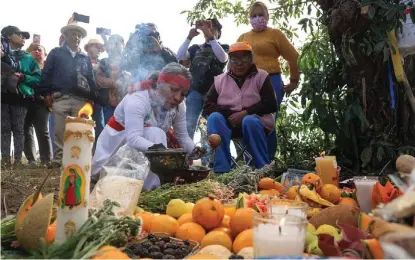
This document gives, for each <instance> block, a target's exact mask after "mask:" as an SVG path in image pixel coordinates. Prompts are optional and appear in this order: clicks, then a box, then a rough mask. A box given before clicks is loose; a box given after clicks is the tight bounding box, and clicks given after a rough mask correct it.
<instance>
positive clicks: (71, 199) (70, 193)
mask: <svg viewBox="0 0 415 260" xmlns="http://www.w3.org/2000/svg"><path fill="white" fill-rule="evenodd" d="M65 196H66V200H65V205H66V206H75V205H76V196H75V186H73V185H72V184H69V187H68V189H67V190H66V194H65Z"/></svg>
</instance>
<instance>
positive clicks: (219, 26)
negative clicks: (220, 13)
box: [207, 18, 222, 39]
mask: <svg viewBox="0 0 415 260" xmlns="http://www.w3.org/2000/svg"><path fill="white" fill-rule="evenodd" d="M207 20H208V21H211V22H212V27H215V28H216V29H217V30H218V39H219V38H220V36H221V35H222V24H220V22H219V20H218V19H216V18H210V19H207Z"/></svg>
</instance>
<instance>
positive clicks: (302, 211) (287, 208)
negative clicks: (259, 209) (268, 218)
mask: <svg viewBox="0 0 415 260" xmlns="http://www.w3.org/2000/svg"><path fill="white" fill-rule="evenodd" d="M267 208H268V212H270V213H271V215H282V214H286V215H292V216H297V217H300V218H304V219H307V211H308V204H307V203H305V202H301V201H294V200H285V199H279V198H272V199H271V200H269V201H268V202H267Z"/></svg>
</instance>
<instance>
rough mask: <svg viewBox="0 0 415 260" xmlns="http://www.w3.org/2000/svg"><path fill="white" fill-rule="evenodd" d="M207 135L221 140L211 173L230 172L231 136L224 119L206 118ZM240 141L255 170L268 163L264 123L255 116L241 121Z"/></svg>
mask: <svg viewBox="0 0 415 260" xmlns="http://www.w3.org/2000/svg"><path fill="white" fill-rule="evenodd" d="M207 127H208V135H211V134H218V135H220V137H221V138H222V142H221V144H220V146H219V147H218V148H217V149H216V151H215V156H214V162H213V171H214V172H215V173H225V172H229V171H230V170H231V163H232V158H231V149H230V143H231V136H232V130H231V129H230V128H229V127H228V125H227V123H226V119H225V117H224V116H223V115H222V114H220V113H218V112H215V113H212V114H211V115H210V116H209V118H208V123H207ZM242 139H243V141H244V143H245V144H246V145H247V149H248V152H249V153H250V154H251V155H252V157H253V161H254V165H255V168H257V169H259V168H262V167H264V166H265V165H267V164H269V163H270V158H269V153H268V140H267V135H266V134H265V127H264V123H263V122H262V121H261V119H259V117H257V116H255V115H248V116H245V117H244V119H243V120H242Z"/></svg>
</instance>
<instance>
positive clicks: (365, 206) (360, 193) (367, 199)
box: [353, 176, 379, 213]
mask: <svg viewBox="0 0 415 260" xmlns="http://www.w3.org/2000/svg"><path fill="white" fill-rule="evenodd" d="M378 180H379V178H378V177H375V176H373V177H366V176H356V177H353V182H354V184H355V186H356V198H357V203H358V204H359V207H360V209H361V210H362V211H363V212H365V213H370V212H371V211H372V192H373V187H374V185H375V184H376V182H377V181H378Z"/></svg>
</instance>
